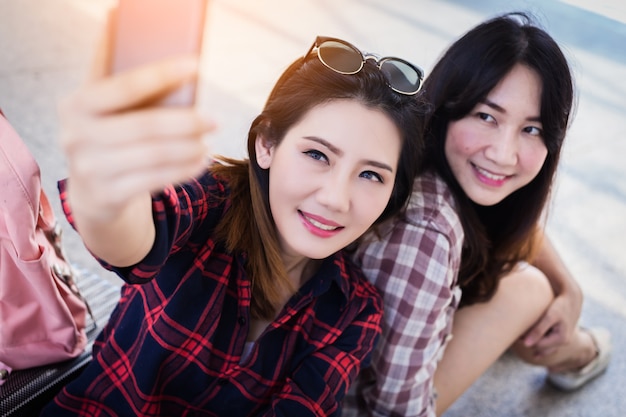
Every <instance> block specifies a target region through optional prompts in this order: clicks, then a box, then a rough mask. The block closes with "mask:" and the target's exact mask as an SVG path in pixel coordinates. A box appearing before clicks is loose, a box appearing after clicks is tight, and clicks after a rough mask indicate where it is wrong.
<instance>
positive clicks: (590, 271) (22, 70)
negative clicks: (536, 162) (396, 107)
mask: <svg viewBox="0 0 626 417" xmlns="http://www.w3.org/2000/svg"><path fill="white" fill-rule="evenodd" d="M111 2H112V0H19V1H15V0H0V107H1V108H2V109H3V110H4V112H5V114H6V115H7V116H8V118H9V119H10V120H11V122H12V123H13V125H14V126H15V128H16V130H18V132H20V134H21V135H22V136H23V138H24V139H25V140H26V142H27V143H28V144H29V145H30V147H31V149H32V151H33V153H34V154H35V156H36V157H37V159H38V161H39V163H40V165H41V167H42V173H43V178H44V187H45V189H46V191H47V192H48V193H49V194H50V195H53V196H54V195H56V189H55V181H56V180H57V179H59V178H61V177H62V176H63V175H64V172H65V167H64V162H63V158H62V155H61V153H60V151H59V149H58V146H57V133H58V132H57V128H58V122H57V116H56V110H55V106H56V102H57V101H58V99H59V98H60V97H62V96H64V95H65V94H68V93H69V92H70V91H72V90H73V89H74V88H75V87H76V86H77V85H78V84H79V83H80V82H81V80H82V79H83V77H84V76H85V73H86V70H87V67H88V64H89V61H90V59H91V55H92V52H93V45H94V44H95V39H96V36H97V32H98V30H99V28H100V26H101V24H102V18H103V14H104V11H105V9H106V6H107V5H108V4H111ZM624 7H625V6H623V5H620V4H618V2H617V1H615V2H604V3H602V2H592V1H588V0H569V1H567V2H565V1H554V0H546V1H517V0H507V1H497V0H473V1H471V2H470V1H462V0H446V1H442V0H437V1H435V0H430V1H427V0H343V1H331V0H301V1H293V0H257V1H250V0H213V4H212V5H211V9H210V14H209V26H208V31H207V36H208V37H207V42H206V46H207V50H206V54H205V56H206V63H205V64H206V65H205V76H204V83H203V84H204V89H203V93H202V96H201V99H202V106H203V107H205V108H206V110H207V112H210V113H211V114H212V115H214V116H215V118H216V119H217V120H218V122H219V123H220V126H221V129H220V131H219V132H218V134H216V135H215V136H214V137H213V138H212V139H211V141H212V143H213V146H214V147H215V149H216V151H217V152H219V153H225V154H229V155H233V156H241V155H243V152H244V142H245V137H246V133H247V129H248V126H249V123H250V122H251V120H252V118H253V117H254V116H255V115H256V114H257V113H258V112H259V111H260V109H261V106H262V105H263V102H264V100H265V98H266V96H267V94H268V93H269V91H270V88H271V87H272V85H273V83H274V82H275V80H276V78H277V77H278V75H279V74H280V72H282V70H283V69H284V68H285V67H286V66H287V65H288V64H289V63H290V62H291V61H292V60H293V59H294V58H295V57H297V56H299V55H301V54H303V53H305V52H306V50H307V48H308V47H309V46H310V44H311V43H312V42H313V40H314V39H315V36H316V35H328V36H336V37H340V38H343V39H346V40H348V41H350V42H352V43H354V44H355V45H357V46H358V47H360V48H362V49H364V50H368V51H376V52H380V53H382V54H384V55H396V56H400V57H403V58H405V59H407V60H409V61H412V62H414V63H416V64H418V65H420V66H422V67H423V68H424V69H425V70H426V72H427V73H428V71H429V69H430V67H431V66H432V65H433V63H434V62H435V60H436V59H437V57H438V56H439V55H440V53H441V52H442V51H443V49H444V48H445V47H446V46H447V45H448V44H449V43H450V42H452V41H453V40H454V39H456V38H457V37H458V36H460V35H461V34H462V33H463V32H465V31H466V30H467V29H469V28H470V27H472V26H474V25H475V24H477V23H478V22H480V21H482V20H483V19H485V18H487V17H489V16H492V15H494V14H495V13H498V12H503V11H512V10H526V11H531V12H533V13H535V14H536V15H537V16H538V17H539V19H540V21H541V22H542V23H543V25H544V26H545V27H546V28H547V29H548V31H549V32H550V33H552V34H553V35H554V37H555V38H556V39H557V41H559V43H561V45H562V46H563V48H564V49H565V51H566V53H567V55H568V57H569V59H570V61H571V63H572V66H573V68H574V72H575V75H576V84H577V87H578V94H579V96H578V106H577V113H576V115H575V120H574V122H573V125H572V128H571V130H570V134H569V136H568V138H567V143H566V146H565V151H564V155H563V161H562V169H561V171H560V175H559V182H558V186H557V189H556V192H555V196H554V197H555V198H554V202H553V205H552V207H551V210H550V213H549V218H548V228H549V231H550V233H551V236H552V238H553V240H554V243H555V245H556V246H557V248H558V249H559V250H560V252H561V254H562V256H563V258H564V259H565V260H566V261H567V262H568V265H569V267H570V269H571V270H572V272H573V273H574V274H575V276H576V277H577V279H578V280H579V282H580V283H581V286H582V287H583V289H584V291H585V294H586V300H585V304H584V308H583V317H582V321H583V324H585V325H588V326H605V327H607V328H609V329H610V330H611V331H612V333H613V337H614V344H615V352H614V360H613V362H612V364H611V365H610V367H609V369H608V371H607V373H606V374H605V375H603V376H602V377H600V378H599V379H598V380H596V381H595V382H593V383H591V384H589V385H588V386H587V387H585V388H584V389H583V390H581V391H579V392H576V393H572V394H563V393H560V392H558V391H556V390H554V389H552V388H550V387H549V386H546V385H545V384H544V377H545V373H544V371H543V370H542V369H539V368H533V367H529V366H526V365H524V364H522V363H520V362H519V361H517V360H516V359H515V358H512V357H508V356H505V357H504V358H503V359H502V360H500V361H499V362H498V363H497V364H496V365H495V366H494V367H492V369H490V370H489V371H488V373H487V374H486V375H484V376H483V378H481V380H480V381H479V382H478V383H477V384H476V385H475V386H474V387H472V388H471V389H470V391H469V392H467V393H466V395H465V396H464V397H463V398H462V399H461V400H460V401H459V402H458V403H457V404H456V405H455V406H454V407H452V409H451V410H449V412H448V413H447V414H446V417H461V416H464V417H473V416H494V417H495V416H498V417H499V416H511V417H522V416H563V417H574V416H585V417H595V416H605V417H623V416H626V389H625V388H624V386H625V385H626V376H625V375H626V358H625V357H624V353H623V352H624V351H625V350H626V349H624V348H625V347H626V332H625V331H624V326H625V324H626V256H625V253H626V219H625V215H626V163H624V156H623V155H626V140H625V139H624V136H626V99H625V98H624V97H625V96H626V83H625V82H624V80H626V47H625V46H624V45H626V24H625V23H624V22H626V18H625V17H626V11H625V10H624ZM53 200H55V204H56V205H55V208H56V210H57V213H60V207H59V205H58V202H56V199H53ZM65 229H66V231H67V232H66V243H67V246H68V249H69V251H70V253H71V255H72V259H73V260H74V261H75V262H78V263H80V264H82V265H85V266H87V267H88V268H90V269H94V270H98V271H99V273H101V274H102V275H103V276H105V277H106V278H108V279H111V280H112V281H114V282H119V281H118V280H117V278H116V277H113V276H112V275H110V274H108V273H106V272H104V271H102V270H101V269H100V268H99V266H98V265H97V264H96V263H95V262H94V261H93V260H92V259H91V258H90V256H89V255H88V254H87V252H86V251H85V249H84V248H83V247H82V245H81V243H80V240H79V239H78V237H77V235H76V234H75V233H74V232H73V231H72V230H70V228H69V226H68V225H67V224H65Z"/></svg>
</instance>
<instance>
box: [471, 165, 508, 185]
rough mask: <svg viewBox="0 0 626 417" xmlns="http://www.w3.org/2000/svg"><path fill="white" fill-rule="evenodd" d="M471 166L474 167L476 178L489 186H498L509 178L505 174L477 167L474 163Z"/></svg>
mask: <svg viewBox="0 0 626 417" xmlns="http://www.w3.org/2000/svg"><path fill="white" fill-rule="evenodd" d="M472 168H473V169H474V173H475V174H476V177H477V178H478V180H479V181H480V182H482V183H483V184H485V185H489V186H491V187H500V186H502V184H504V183H505V182H506V180H507V179H508V178H509V176H505V175H497V174H492V173H490V172H489V171H487V170H485V169H482V168H479V167H477V166H476V165H474V164H472Z"/></svg>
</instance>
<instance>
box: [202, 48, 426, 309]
mask: <svg viewBox="0 0 626 417" xmlns="http://www.w3.org/2000/svg"><path fill="white" fill-rule="evenodd" d="M337 99H351V100H358V101H359V102H361V103H362V104H364V105H366V106H368V107H372V108H376V109H379V110H381V111H383V112H384V113H385V114H386V115H387V116H388V117H390V118H391V120H393V122H394V124H395V125H396V127H397V128H398V131H399V132H400V134H401V138H402V142H403V143H402V149H401V154H400V160H399V162H398V171H397V173H396V178H395V184H394V188H393V191H392V195H391V198H390V201H389V203H388V204H387V206H386V208H385V210H384V211H383V213H382V214H381V216H380V217H379V219H377V221H376V223H375V224H378V223H380V222H382V221H383V220H386V219H388V218H390V217H391V216H393V215H395V214H396V213H397V212H398V211H400V210H401V209H402V208H403V207H404V206H405V205H406V202H407V200H408V197H409V195H410V192H411V188H412V184H413V180H414V178H415V175H416V173H417V168H418V167H419V164H418V160H419V157H420V156H421V154H422V143H423V142H422V140H421V136H419V134H418V132H420V120H422V117H420V115H421V114H422V112H423V110H422V107H421V105H420V104H419V101H418V100H416V99H415V97H411V96H403V95H400V94H398V93H395V92H394V91H393V90H392V89H391V88H390V87H389V86H388V85H387V81H386V79H385V77H384V75H382V73H381V72H380V71H379V70H378V68H377V67H376V66H375V65H374V64H372V63H370V62H367V63H366V64H365V66H364V68H363V69H362V70H361V71H360V72H358V73H357V74H354V75H342V74H338V73H336V72H334V71H332V70H330V69H328V68H326V67H325V66H324V65H323V64H322V63H321V62H320V61H319V60H318V59H317V58H314V56H313V55H311V56H310V57H305V58H301V59H298V60H296V61H295V62H294V63H293V64H291V66H289V68H287V70H286V71H285V72H284V73H283V74H282V76H281V77H280V78H279V80H278V82H277V83H276V85H275V86H274V89H273V90H272V92H271V94H270V96H269V98H268V100H267V102H266V104H265V107H264V109H263V112H262V113H261V114H260V115H259V116H257V117H256V119H255V120H254V121H253V122H252V125H251V127H250V131H249V133H248V155H249V157H250V159H249V160H244V161H237V160H233V159H228V158H221V161H222V162H223V164H216V165H215V166H214V168H213V170H214V172H215V173H216V174H218V175H220V176H222V177H223V178H225V179H226V180H227V181H228V184H229V187H230V188H231V197H232V206H231V208H230V209H229V210H228V211H227V212H226V214H225V217H224V218H223V219H222V221H221V222H220V224H219V225H218V228H217V231H216V232H217V236H218V237H219V238H221V239H222V240H223V241H224V242H226V246H227V248H228V249H229V250H231V251H241V252H243V253H244V254H245V257H246V271H247V273H248V275H249V277H250V279H251V282H252V306H251V312H252V315H253V317H257V318H265V319H271V318H273V317H274V316H275V314H276V309H277V308H278V305H279V301H280V300H281V298H282V295H283V294H285V291H286V290H287V291H289V290H293V288H291V283H290V281H289V279H288V277H287V272H286V270H285V267H284V265H283V261H282V258H281V250H280V246H279V243H278V237H277V232H276V226H275V223H274V220H273V217H272V212H271V210H270V206H269V172H268V170H266V169H262V168H261V167H260V166H259V165H258V164H257V161H256V151H255V141H256V138H257V136H258V135H263V137H265V138H267V139H268V140H270V141H273V142H274V143H275V144H276V145H278V144H280V142H281V141H282V139H283V138H284V137H285V135H286V133H287V131H288V130H289V129H290V128H291V127H292V126H293V125H294V124H296V123H297V122H298V121H299V120H300V119H302V117H304V115H305V114H306V112H308V111H309V110H310V109H312V108H313V107H315V106H317V105H319V104H322V103H326V102H329V101H332V100H337Z"/></svg>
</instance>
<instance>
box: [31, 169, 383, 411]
mask: <svg viewBox="0 0 626 417" xmlns="http://www.w3.org/2000/svg"><path fill="white" fill-rule="evenodd" d="M60 190H61V199H62V201H63V207H64V211H65V214H66V216H67V217H68V220H69V221H70V223H71V222H72V216H71V211H70V209H69V207H68V205H67V202H66V201H65V198H66V194H65V184H64V182H61V183H60ZM227 195H228V189H227V187H226V185H225V184H224V183H223V182H220V181H218V180H217V179H216V178H214V177H213V176H212V175H210V174H208V173H207V174H206V175H204V176H203V177H201V178H199V179H197V180H194V181H193V182H190V183H188V184H185V185H184V186H182V187H179V188H178V187H177V188H169V189H167V190H165V191H164V192H163V193H162V194H161V195H158V196H156V197H155V198H154V199H153V211H154V219H155V224H156V229H157V236H156V240H155V244H154V247H153V248H152V250H151V252H150V253H149V254H148V255H147V256H146V258H145V259H144V260H143V261H142V262H141V263H139V264H138V265H135V266H133V267H130V268H123V269H115V270H116V272H117V273H118V274H119V275H120V276H121V277H122V278H123V279H124V280H125V281H127V284H125V285H124V286H123V288H122V296H121V300H120V303H119V305H118V306H117V307H116V309H115V311H114V312H113V314H112V316H111V318H110V321H109V323H108V324H107V326H106V327H105V329H104V330H103V332H102V334H100V335H99V337H98V339H97V341H96V343H95V345H94V360H93V361H92V362H91V364H90V365H89V366H88V367H87V369H86V370H85V371H84V372H83V373H82V374H81V376H80V377H79V378H78V379H77V380H74V381H73V382H71V383H69V384H68V385H67V386H66V387H65V388H64V389H63V390H62V392H61V393H60V394H59V395H58V396H57V397H56V398H55V399H54V401H53V402H52V403H51V404H49V405H48V406H47V408H46V409H45V410H44V413H43V414H42V415H44V416H55V417H60V416H70V415H71V416H197V415H203V416H249V415H254V416H261V415H263V416H265V415H267V416H270V415H271V416H274V415H280V416H299V417H300V416H314V415H315V416H326V415H338V414H339V412H340V411H339V410H340V405H341V401H342V399H343V397H344V395H345V392H346V391H347V389H348V387H349V385H350V383H351V382H352V381H353V380H354V379H355V377H356V375H357V374H358V373H359V371H360V369H361V367H362V366H365V365H367V364H368V362H369V359H370V352H371V351H372V348H373V346H374V343H375V341H376V339H377V337H378V335H379V334H380V332H381V329H380V320H381V314H382V301H381V299H380V297H379V295H378V293H377V292H376V291H375V289H374V287H373V286H371V285H370V284H369V283H368V282H367V281H366V280H365V279H364V278H363V277H362V274H361V272H360V270H359V269H358V268H356V267H355V266H354V265H353V264H352V263H351V261H350V260H349V259H348V257H347V256H344V255H343V254H342V253H339V254H336V255H334V256H331V257H329V258H328V259H326V260H325V261H324V263H323V265H322V267H321V268H320V270H319V271H318V273H317V274H316V275H315V276H314V277H313V278H311V279H310V280H309V281H308V282H307V283H306V284H305V285H304V286H303V287H302V288H300V290H299V291H298V292H297V293H296V295H294V296H293V297H292V298H291V299H290V300H289V301H288V303H287V304H286V306H285V307H284V308H283V309H282V311H281V312H280V313H279V315H278V316H277V318H276V319H275V320H274V321H273V322H272V323H271V324H270V325H269V326H268V328H267V329H266V330H265V331H264V332H263V334H262V335H261V336H260V337H259V338H258V339H257V341H256V342H255V343H254V346H253V348H252V350H251V352H250V354H249V356H247V357H246V358H245V359H242V353H243V351H244V344H245V343H246V337H247V335H248V327H249V318H250V297H251V287H250V280H249V278H248V277H247V276H246V273H245V270H244V263H245V254H243V253H230V252H228V251H226V250H225V248H224V246H223V245H222V243H220V242H216V241H214V240H213V239H212V231H213V229H214V227H215V225H216V224H217V223H218V221H219V220H220V218H221V217H222V215H223V213H224V210H226V209H227V207H228V205H229V204H230V202H228V201H226V202H224V200H223V197H226V196H227ZM214 196H217V197H218V198H213V197H214ZM105 266H107V265H105ZM136 284H141V285H136Z"/></svg>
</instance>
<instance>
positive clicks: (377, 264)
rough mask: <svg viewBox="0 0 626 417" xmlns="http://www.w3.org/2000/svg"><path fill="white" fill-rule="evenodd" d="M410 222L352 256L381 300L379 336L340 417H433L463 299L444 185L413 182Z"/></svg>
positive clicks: (455, 219)
mask: <svg viewBox="0 0 626 417" xmlns="http://www.w3.org/2000/svg"><path fill="white" fill-rule="evenodd" d="M407 219H408V220H407V221H395V222H394V223H392V224H390V225H388V226H387V227H386V228H385V229H383V231H382V232H383V234H382V236H383V237H382V239H381V240H378V239H375V238H372V240H371V241H370V242H368V243H367V244H364V245H362V246H361V247H360V248H359V250H358V251H357V253H356V258H357V261H359V262H360V263H361V264H362V267H363V271H364V272H365V275H366V276H367V277H368V279H369V280H370V281H371V282H372V283H373V284H374V285H375V286H376V287H377V288H378V289H379V291H380V292H381V293H382V295H383V299H384V315H383V334H382V337H381V339H380V340H379V342H378V344H377V346H376V348H375V349H374V352H373V356H372V364H371V366H370V367H369V368H366V369H364V370H363V371H362V372H361V374H360V375H359V378H358V380H357V382H356V384H355V386H354V387H353V389H352V390H351V392H350V395H349V396H348V397H347V398H346V401H345V404H344V411H343V415H344V416H347V417H351V416H428V417H432V416H435V395H436V394H435V391H434V387H433V376H434V373H435V369H436V367H437V363H438V361H439V360H440V359H441V356H442V354H443V350H444V348H445V346H446V343H447V341H448V340H449V338H450V335H451V330H452V319H453V315H454V312H455V311H456V309H457V308H458V305H459V301H460V298H461V289H460V288H459V286H458V285H457V276H458V271H459V266H460V262H461V249H462V246H463V229H462V226H461V221H460V219H459V216H458V214H457V212H456V208H455V202H454V198H453V196H452V194H451V192H450V190H449V188H448V186H447V185H446V184H445V182H444V181H443V180H442V179H441V178H439V177H438V176H436V175H434V174H426V175H423V176H422V177H420V178H418V179H417V180H416V182H415V185H414V189H413V195H412V197H411V202H410V205H409V207H408V212H407Z"/></svg>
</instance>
